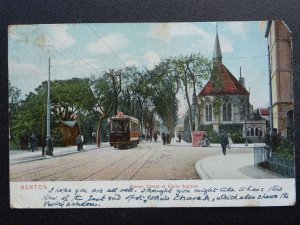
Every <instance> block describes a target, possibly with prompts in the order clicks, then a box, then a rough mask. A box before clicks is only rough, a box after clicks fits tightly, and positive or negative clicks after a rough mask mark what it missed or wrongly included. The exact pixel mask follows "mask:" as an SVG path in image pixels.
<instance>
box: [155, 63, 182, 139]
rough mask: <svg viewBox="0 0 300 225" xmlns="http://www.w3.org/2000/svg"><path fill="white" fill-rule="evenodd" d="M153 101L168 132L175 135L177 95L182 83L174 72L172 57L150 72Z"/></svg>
mask: <svg viewBox="0 0 300 225" xmlns="http://www.w3.org/2000/svg"><path fill="white" fill-rule="evenodd" d="M149 79H150V81H149V83H150V84H151V87H152V89H153V90H152V93H153V95H152V101H153V105H154V107H155V108H154V110H155V112H156V113H157V114H158V115H159V117H160V118H161V119H162V121H163V123H164V124H165V125H166V127H167V129H168V132H169V133H170V134H171V135H173V133H174V128H175V126H176V120H177V112H178V99H177V97H176V95H177V93H178V91H179V88H180V86H179V85H180V83H179V82H178V79H177V77H176V74H175V73H174V67H173V64H172V60H171V59H166V60H164V61H162V62H161V63H160V64H159V65H157V66H156V67H155V68H154V70H153V71H152V72H151V73H150V78H149Z"/></svg>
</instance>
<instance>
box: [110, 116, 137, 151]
mask: <svg viewBox="0 0 300 225" xmlns="http://www.w3.org/2000/svg"><path fill="white" fill-rule="evenodd" d="M139 143H140V122H139V120H138V119H136V118H134V117H131V116H128V115H124V114H123V113H122V112H118V114H117V115H116V116H114V117H111V118H110V146H114V147H115V148H124V147H135V146H137V145H138V144H139Z"/></svg>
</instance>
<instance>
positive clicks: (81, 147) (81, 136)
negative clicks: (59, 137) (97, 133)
mask: <svg viewBox="0 0 300 225" xmlns="http://www.w3.org/2000/svg"><path fill="white" fill-rule="evenodd" d="M80 138H81V146H80V149H81V150H83V142H84V138H83V135H82V134H81V135H80Z"/></svg>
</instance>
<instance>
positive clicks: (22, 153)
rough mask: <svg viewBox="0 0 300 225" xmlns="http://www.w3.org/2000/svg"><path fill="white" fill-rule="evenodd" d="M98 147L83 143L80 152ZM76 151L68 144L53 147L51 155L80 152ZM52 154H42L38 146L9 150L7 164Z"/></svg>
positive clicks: (75, 148)
mask: <svg viewBox="0 0 300 225" xmlns="http://www.w3.org/2000/svg"><path fill="white" fill-rule="evenodd" d="M108 146H109V143H102V144H101V147H108ZM96 148H98V147H97V146H96V145H84V146H83V150H82V151H80V152H85V151H89V150H94V149H96ZM80 152H79V151H77V146H76V145H74V146H68V147H54V150H53V155H54V157H58V156H63V155H69V154H76V153H80ZM52 157H53V156H42V149H41V148H39V149H38V150H37V151H34V152H28V151H27V150H10V151H9V164H10V165H13V164H18V163H25V162H31V161H35V160H43V159H47V158H52Z"/></svg>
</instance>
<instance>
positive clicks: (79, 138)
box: [76, 134, 81, 151]
mask: <svg viewBox="0 0 300 225" xmlns="http://www.w3.org/2000/svg"><path fill="white" fill-rule="evenodd" d="M76 144H77V151H81V134H78V136H77V138H76Z"/></svg>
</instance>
